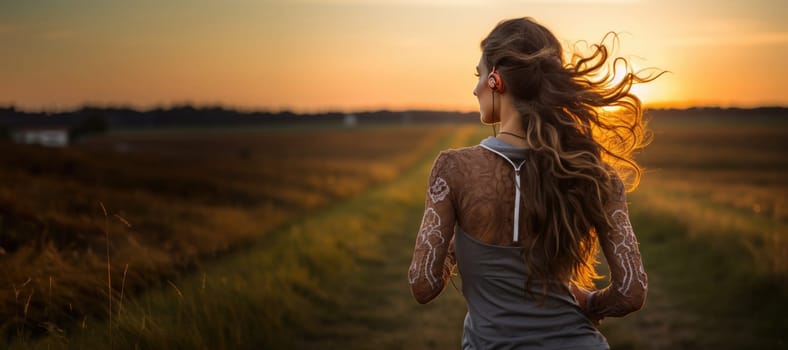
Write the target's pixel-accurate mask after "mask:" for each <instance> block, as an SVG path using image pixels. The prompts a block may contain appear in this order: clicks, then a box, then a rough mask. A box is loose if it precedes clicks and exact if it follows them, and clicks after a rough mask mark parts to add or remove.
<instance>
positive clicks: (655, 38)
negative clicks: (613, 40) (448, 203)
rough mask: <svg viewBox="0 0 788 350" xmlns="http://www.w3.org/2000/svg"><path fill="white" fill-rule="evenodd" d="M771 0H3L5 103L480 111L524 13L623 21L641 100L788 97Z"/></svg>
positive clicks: (576, 23) (604, 25)
mask: <svg viewBox="0 0 788 350" xmlns="http://www.w3.org/2000/svg"><path fill="white" fill-rule="evenodd" d="M778 7H784V5H781V4H778V3H777V2H774V1H770V0H753V1H749V2H747V3H746V4H741V3H738V2H735V1H710V0H704V1H697V2H693V3H691V4H688V3H685V2H683V1H678V0H670V1H656V0H642V1H638V0H579V1H578V0H574V1H552V2H551V1H539V0H531V1H503V0H491V1H482V0H463V1H443V0H435V1H427V0H407V1H373V0H294V1H261V2H248V1H228V2H221V3H213V2H191V1H183V0H175V1H169V2H166V3H159V2H143V3H139V4H130V3H118V2H114V3H111V4H110V3H107V2H103V1H98V0H83V1H78V2H70V3H61V2H57V1H51V0H49V1H40V2H36V3H29V2H13V3H3V4H0V47H2V48H3V55H0V106H14V107H15V108H17V109H21V110H30V111H37V110H47V111H53V110H54V111H56V110H68V109H74V108H78V107H80V106H84V105H93V106H108V107H132V108H137V109H148V108H155V107H168V106H173V105H183V104H192V105H195V106H215V105H220V106H225V107H228V108H236V109H245V110H273V111H276V110H291V111H295V112H324V111H360V110H380V109H390V110H404V109H428V110H457V111H474V110H477V109H478V107H477V102H476V99H475V97H474V96H473V95H472V93H471V91H472V89H473V87H474V85H475V83H476V80H475V79H476V78H475V77H474V76H473V73H474V66H475V64H476V62H477V61H478V55H479V54H480V49H479V42H480V40H481V39H482V38H483V37H484V36H485V35H486V34H487V33H488V32H489V31H490V30H491V29H492V27H493V26H494V25H495V24H496V23H497V22H498V21H500V20H502V19H505V18H512V17H523V16H528V17H532V18H534V19H535V20H536V21H538V22H540V23H542V24H544V25H545V26H547V27H548V28H550V29H551V30H552V31H553V32H554V34H556V36H557V37H558V38H559V39H560V40H562V41H563V42H564V44H565V46H566V47H569V46H571V45H572V44H573V43H575V42H577V41H580V40H585V41H587V42H598V41H599V40H600V39H602V37H603V36H604V35H605V33H607V32H610V31H614V32H617V33H619V36H620V47H618V48H617V51H616V52H617V54H618V55H620V56H622V57H626V58H627V59H628V60H630V62H632V63H633V65H634V67H636V68H647V67H654V68H656V69H659V70H667V71H670V73H668V74H665V75H663V76H662V77H660V78H659V79H657V81H655V82H652V83H649V84H646V85H636V86H634V87H633V89H632V91H633V92H634V93H635V94H636V95H638V96H639V97H640V98H641V100H642V101H643V103H644V105H645V106H646V107H649V106H651V107H679V108H682V107H689V106H720V107H755V106H762V105H771V106H788V94H786V93H785V91H784V88H783V87H784V81H786V80H788V66H786V65H784V62H786V61H788V22H785V21H784V20H783V19H782V15H781V13H784V11H779V8H778Z"/></svg>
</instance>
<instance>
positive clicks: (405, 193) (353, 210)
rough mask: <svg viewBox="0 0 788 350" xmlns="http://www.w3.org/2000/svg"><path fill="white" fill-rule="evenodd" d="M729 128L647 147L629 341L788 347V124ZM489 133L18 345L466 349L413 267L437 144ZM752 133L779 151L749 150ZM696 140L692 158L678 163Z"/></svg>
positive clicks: (636, 203) (443, 300)
mask: <svg viewBox="0 0 788 350" xmlns="http://www.w3.org/2000/svg"><path fill="white" fill-rule="evenodd" d="M737 127H738V126H737ZM719 128H720V129H719V130H717V131H713V132H711V133H709V131H708V130H705V129H698V128H697V126H693V125H692V124H687V125H679V124H671V125H669V127H666V128H663V129H661V130H658V131H659V132H660V133H658V136H659V135H662V137H661V138H657V139H656V140H655V143H654V144H653V145H652V148H650V149H649V152H648V153H646V154H644V155H643V159H642V160H643V162H644V163H645V164H646V166H647V168H649V169H651V170H650V171H651V172H650V173H647V174H646V179H645V180H644V182H643V185H642V186H643V187H642V188H641V189H639V190H638V191H637V192H636V193H634V194H632V195H631V196H630V202H631V204H630V208H631V213H632V221H633V227H634V228H635V232H636V234H637V235H638V239H639V241H640V248H641V251H642V253H643V259H644V263H645V267H646V271H647V273H648V275H649V295H648V298H647V301H646V305H645V307H644V308H643V309H642V310H640V311H639V312H637V313H634V314H631V315H628V316H627V317H624V318H621V319H606V320H604V321H603V324H602V328H601V329H602V332H603V334H605V335H606V337H607V338H608V340H609V342H610V344H611V346H612V348H614V349H698V348H701V349H741V348H757V349H784V348H785V347H786V346H788V337H787V336H786V333H785V330H786V329H788V321H786V320H788V317H785V315H786V314H787V313H788V303H786V302H785V300H786V297H788V286H787V285H786V282H785V281H786V279H785V278H783V277H782V276H783V275H781V273H782V272H780V271H781V270H780V269H775V268H769V267H768V266H766V267H765V265H764V264H765V263H764V261H780V260H779V259H780V258H782V259H785V255H784V253H782V252H783V251H782V250H780V249H782V248H780V247H782V246H781V244H783V243H782V242H785V240H786V236H785V232H784V231H783V230H784V227H785V226H784V225H785V221H784V220H785V216H784V215H783V213H784V207H781V204H780V203H781V202H780V199H781V198H784V193H785V192H783V188H785V187H784V186H785V184H786V182H785V181H786V180H785V176H783V175H784V174H785V169H787V168H788V167H786V164H788V162H786V158H785V156H783V155H782V153H781V152H777V151H775V150H774V148H775V147H782V146H781V145H782V144H783V143H784V141H782V140H783V138H782V135H784V134H785V130H782V131H781V130H774V129H772V128H761V127H757V126H756V127H747V128H739V130H738V131H736V130H731V129H725V130H723V129H722V128H721V127H719ZM488 132H489V130H486V129H484V130H483V129H481V128H469V129H467V130H466V131H465V132H463V133H458V134H456V135H454V136H455V137H453V138H452V139H449V140H446V141H445V142H442V143H440V144H437V147H436V148H434V149H433V150H432V151H430V152H427V154H429V155H428V156H426V157H425V158H423V159H421V160H420V161H418V162H417V163H416V164H417V166H415V167H414V168H412V169H411V170H409V171H407V172H404V173H402V174H401V175H400V176H398V177H397V178H396V179H394V180H392V181H390V182H387V183H384V184H381V185H379V186H376V187H373V188H371V189H369V190H368V191H365V192H363V193H360V194H358V195H356V196H354V197H352V198H351V199H349V200H344V201H341V202H337V203H335V204H333V205H331V206H328V207H326V208H325V209H324V210H321V211H315V212H313V213H311V214H309V215H306V216H303V217H301V219H299V220H296V221H295V222H294V223H292V224H290V225H288V226H286V227H284V228H283V229H281V230H277V231H275V232H273V233H271V234H269V235H266V236H265V237H262V238H260V239H257V240H255V241H254V242H253V243H251V244H249V245H248V246H247V247H246V248H244V249H241V250H239V251H236V252H234V253H233V254H230V255H227V256H224V257H220V258H218V259H213V260H209V261H201V262H199V263H198V265H197V266H196V267H195V268H194V269H192V270H190V272H183V273H181V274H179V275H176V276H172V278H170V280H169V281H163V282H161V283H160V284H159V285H158V287H157V288H152V289H150V290H148V291H146V292H144V293H143V294H141V295H139V296H138V297H133V298H126V299H125V300H124V302H123V304H122V309H121V308H119V306H120V305H116V306H118V307H116V308H114V310H115V317H114V318H113V323H112V324H111V325H110V324H108V323H107V320H106V317H101V316H100V315H98V316H91V317H89V318H88V319H86V320H84V323H82V322H81V321H82V320H79V322H76V323H75V325H74V326H72V327H67V328H65V329H64V330H63V331H62V332H61V331H58V330H57V329H52V330H50V331H49V333H48V336H46V337H43V338H40V339H31V338H21V339H17V341H16V342H15V343H14V344H12V348H33V349H44V348H75V349H78V348H84V349H93V348H107V347H108V345H109V344H112V345H113V346H114V347H115V348H175V349H178V348H180V349H187V348H188V349H192V348H205V349H235V348H255V349H257V348H271V349H280V348H284V349H289V348H299V349H312V348H316V349H340V348H341V349H449V348H458V347H459V341H460V336H461V331H462V317H463V316H464V314H465V311H466V309H465V305H464V302H463V300H462V297H461V296H460V295H459V293H458V292H456V291H455V290H454V289H453V288H452V287H451V286H449V287H448V288H447V290H445V291H444V292H443V294H442V295H441V296H440V297H439V298H437V299H436V300H435V301H433V302H432V303H430V304H428V305H419V304H417V303H416V302H415V301H414V300H413V299H412V297H411V296H410V293H409V291H408V288H407V279H406V274H407V272H406V271H407V267H408V264H409V262H410V257H411V249H412V247H413V243H414V240H415V234H416V231H417V229H418V224H419V222H420V218H421V215H422V212H423V203H424V191H425V188H426V177H427V171H428V169H429V166H430V165H431V162H432V160H433V159H434V157H435V155H436V154H437V150H438V149H443V148H446V147H448V146H450V145H453V146H460V145H468V144H473V143H476V142H478V140H479V139H481V138H483V137H484V136H486V135H487V134H488ZM710 135H711V136H710ZM714 135H716V136H714ZM751 139H757V140H758V141H757V142H751V141H750V140H751ZM699 140H700V141H699ZM726 143H727V144H728V146H726V147H729V148H724V149H722V151H721V152H723V153H725V152H728V151H727V150H729V149H737V151H736V152H734V153H735V154H738V155H744V156H743V157H744V159H741V157H739V158H736V157H728V156H726V155H725V154H723V155H719V154H715V153H714V152H716V150H718V148H717V147H716V146H717V145H720V144H726ZM748 145H751V146H752V148H750V150H751V152H754V153H758V152H760V151H763V150H764V149H765V150H766V151H765V152H760V153H758V155H756V156H753V157H752V158H747V157H746V155H747V154H750V153H748V151H747V147H748ZM737 147H738V148H737ZM682 152H683V153H684V154H687V155H692V157H685V158H681V159H678V160H677V161H676V162H671V161H670V159H671V157H676V154H682ZM734 153H732V154H734ZM704 154H706V155H707V156H704ZM742 164H744V166H742ZM756 204H757V205H759V207H758V208H759V210H758V211H754V210H753V209H752V208H753V205H756ZM730 218H735V220H733V221H730V220H732V219H730ZM726 220H728V221H726ZM720 223H722V224H720ZM768 230H771V231H768ZM766 231H768V232H766ZM765 233H768V235H766V234H765ZM768 237H777V238H775V239H776V240H775V241H769V240H767V238H768ZM765 257H768V258H765ZM766 265H768V264H766ZM458 284H459V283H458ZM93 302H95V303H97V304H98V305H106V300H94V301H93Z"/></svg>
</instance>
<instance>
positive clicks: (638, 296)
mask: <svg viewBox="0 0 788 350" xmlns="http://www.w3.org/2000/svg"><path fill="white" fill-rule="evenodd" d="M638 287H639V288H637V289H636V290H634V291H632V293H629V294H628V295H627V296H626V297H625V298H624V304H625V307H626V309H627V311H628V313H629V312H635V311H638V310H640V309H641V308H643V305H645V303H646V294H647V293H648V288H646V287H645V286H638Z"/></svg>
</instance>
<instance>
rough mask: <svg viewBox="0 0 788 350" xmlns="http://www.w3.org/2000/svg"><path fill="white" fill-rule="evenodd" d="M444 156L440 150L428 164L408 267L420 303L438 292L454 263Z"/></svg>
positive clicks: (448, 276) (449, 189)
mask: <svg viewBox="0 0 788 350" xmlns="http://www.w3.org/2000/svg"><path fill="white" fill-rule="evenodd" d="M447 158H448V154H447V153H446V152H441V154H439V155H438V157H437V158H436V159H435V163H434V164H433V166H432V171H431V172H430V177H429V182H428V183H429V187H428V188H427V198H426V199H425V204H424V216H423V218H422V220H421V226H420V228H419V232H418V235H417V237H416V246H415V248H414V249H413V260H412V261H411V264H410V269H409V270H408V282H409V284H410V290H411V292H412V293H413V296H414V297H415V298H416V300H417V301H418V302H420V303H422V304H424V303H427V302H429V301H430V300H432V299H434V298H435V297H436V296H438V294H440V292H441V291H442V290H443V288H444V287H445V286H446V282H447V281H448V279H449V278H450V276H451V271H452V270H453V269H454V266H455V265H456V262H455V258H454V252H453V250H452V249H451V248H452V247H453V242H452V240H453V239H454V220H455V214H454V205H453V203H452V202H453V193H452V190H451V188H450V186H449V178H448V176H446V175H447V174H450V173H451V172H450V171H449V169H448V167H449V164H448V163H449V161H448V159H447Z"/></svg>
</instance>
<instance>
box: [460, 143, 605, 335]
mask: <svg viewBox="0 0 788 350" xmlns="http://www.w3.org/2000/svg"><path fill="white" fill-rule="evenodd" d="M501 143H503V142H502V141H500V140H498V139H492V140H490V139H487V140H484V142H482V144H483V145H486V146H489V147H495V148H496V149H497V150H499V151H502V153H503V154H506V153H510V151H512V149H511V147H512V146H511V145H508V144H505V143H503V144H501ZM507 146H508V147H507ZM506 148H509V149H506ZM507 151H509V152H507ZM516 153H519V154H523V152H516ZM454 242H455V243H454V244H455V255H456V257H457V266H458V269H459V272H460V276H461V277H462V292H463V295H464V297H465V301H466V303H467V305H468V314H467V315H466V316H465V323H464V332H463V339H462V348H463V349H476V350H481V349H484V350H487V349H609V346H608V344H607V341H606V340H605V338H604V336H602V334H601V333H599V331H598V330H597V329H596V327H594V325H593V324H592V323H591V321H589V320H588V318H586V317H585V316H584V315H583V313H582V311H581V309H580V307H579V306H578V305H577V302H576V301H575V299H574V297H573V296H572V294H571V292H570V291H569V289H568V287H566V288H560V291H558V292H548V294H547V295H546V296H545V297H544V298H542V286H543V285H542V284H540V283H539V282H538V281H532V282H531V284H530V285H529V288H530V290H531V294H530V295H529V294H528V293H526V291H525V285H526V281H527V279H528V272H527V271H526V266H525V263H524V262H523V258H522V256H521V253H522V248H520V247H506V246H497V245H491V244H487V243H484V242H481V241H478V240H476V239H475V238H473V236H472V235H470V234H469V233H467V232H465V231H464V230H463V229H462V228H461V227H460V226H459V225H456V226H455V239H454Z"/></svg>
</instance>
